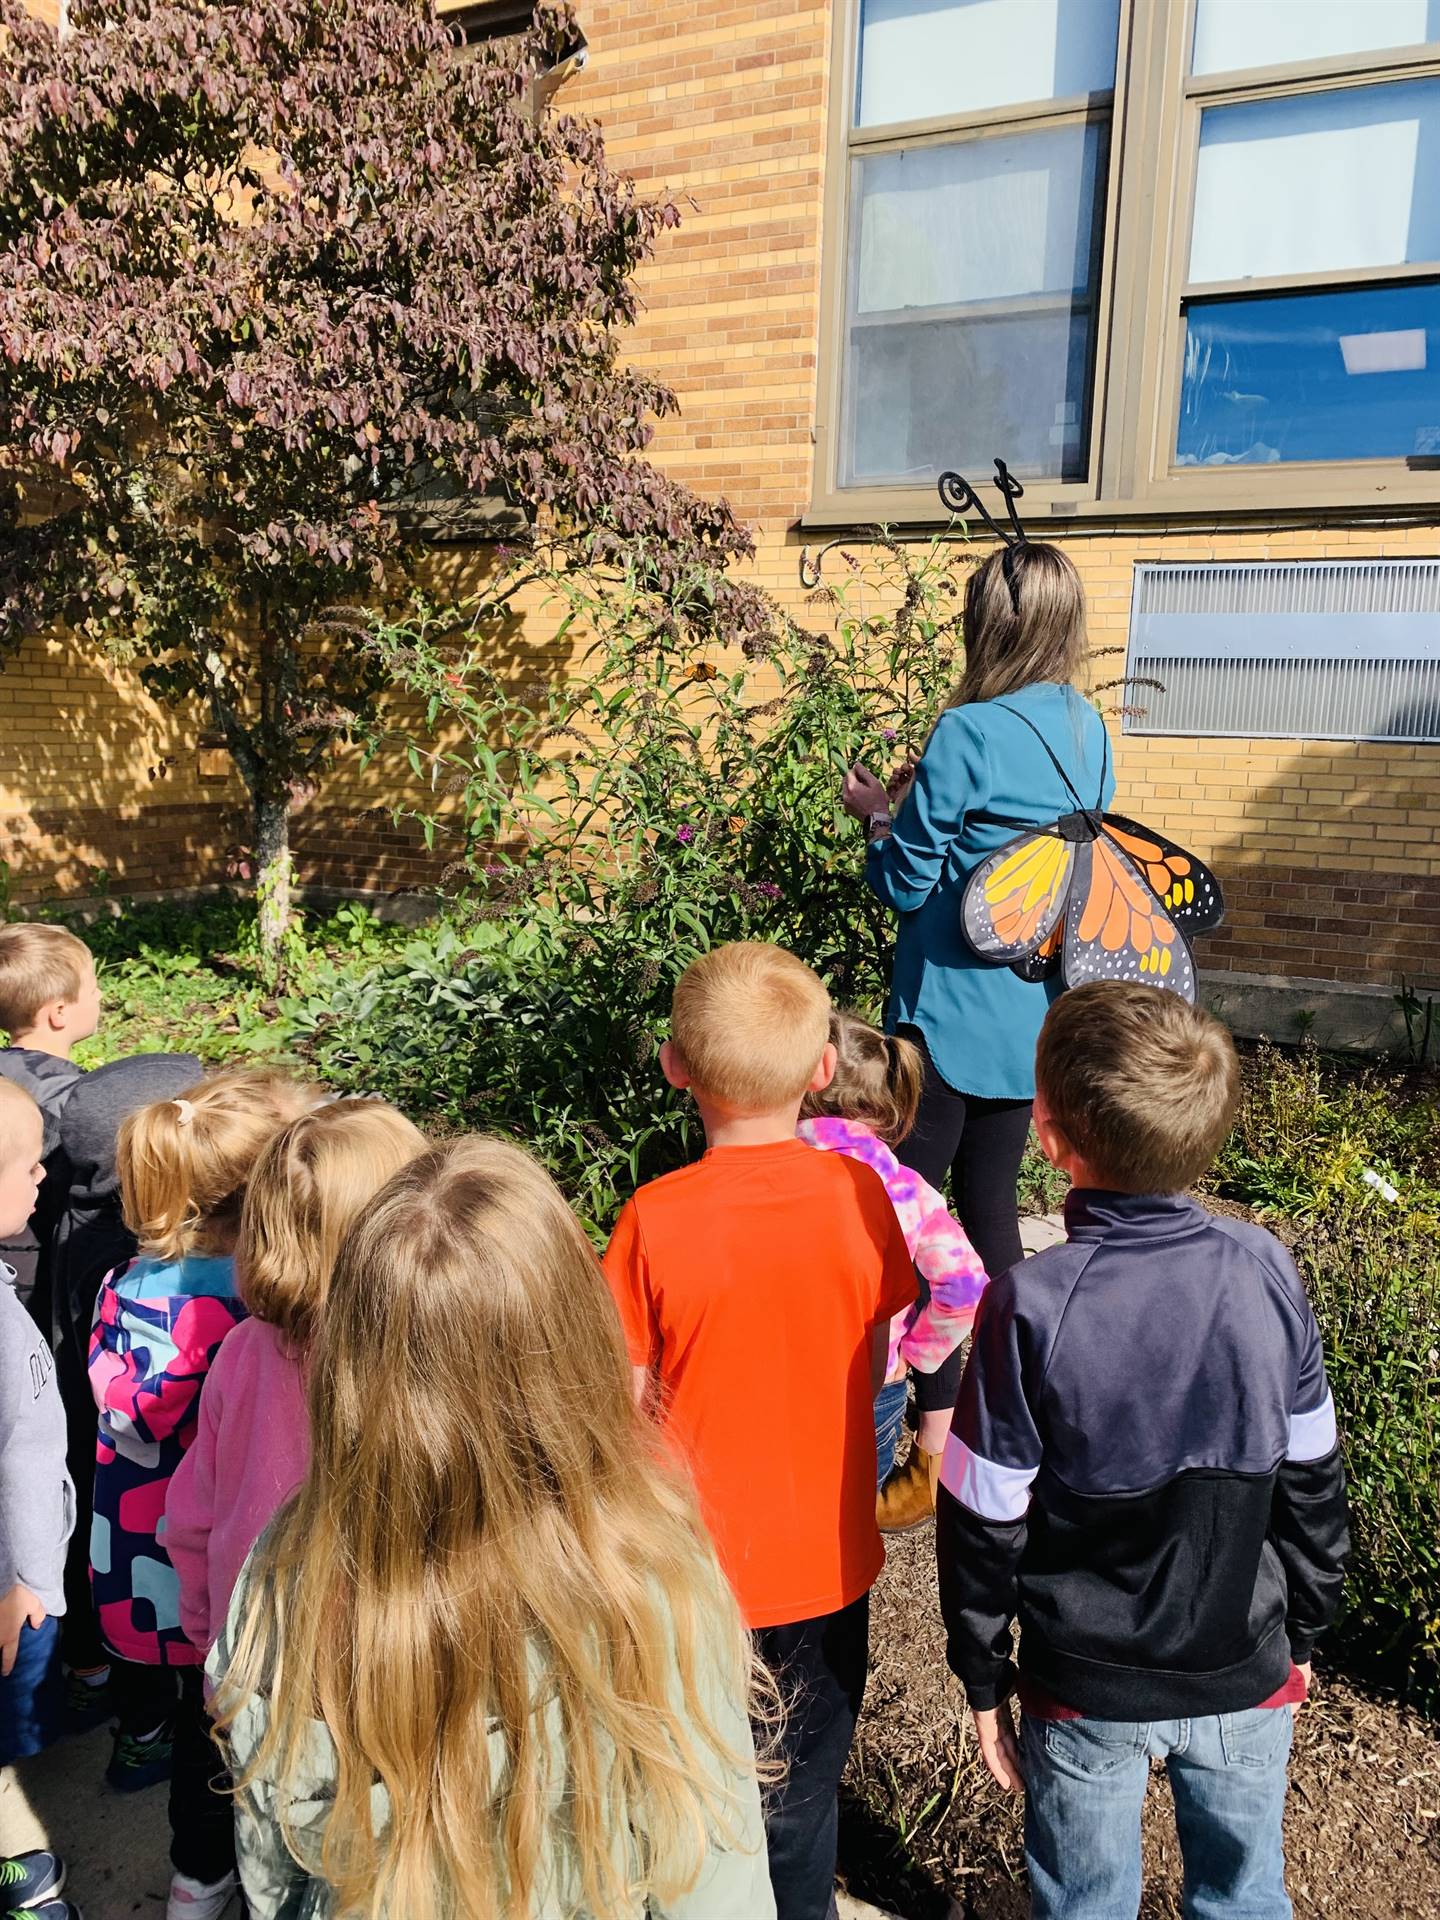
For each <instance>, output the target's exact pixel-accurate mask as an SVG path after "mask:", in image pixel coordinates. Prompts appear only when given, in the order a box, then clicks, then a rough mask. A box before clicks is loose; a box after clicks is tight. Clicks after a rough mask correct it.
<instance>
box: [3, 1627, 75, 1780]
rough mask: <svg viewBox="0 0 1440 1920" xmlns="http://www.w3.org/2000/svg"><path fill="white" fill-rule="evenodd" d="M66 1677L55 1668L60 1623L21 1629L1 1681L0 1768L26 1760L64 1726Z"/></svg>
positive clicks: (57, 1660) (58, 1665) (44, 1745)
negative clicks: (11, 1662) (18, 1641)
mask: <svg viewBox="0 0 1440 1920" xmlns="http://www.w3.org/2000/svg"><path fill="white" fill-rule="evenodd" d="M64 1713H65V1677H64V1675H63V1674H62V1672H61V1670H60V1622H59V1621H58V1620H57V1619H56V1618H55V1616H54V1615H53V1614H47V1615H46V1617H45V1619H44V1621H43V1622H42V1623H41V1625H40V1626H39V1627H38V1628H37V1627H32V1626H30V1625H29V1624H28V1623H27V1624H26V1625H25V1626H23V1627H21V1629H20V1644H19V1646H18V1647H17V1648H16V1651H15V1664H14V1666H13V1667H12V1668H11V1669H10V1672H9V1675H8V1676H7V1677H5V1678H3V1679H0V1767H8V1766H9V1764H10V1762H11V1761H12V1760H28V1759H29V1757H30V1755H31V1754H32V1753H40V1752H42V1751H43V1750H44V1749H45V1748H46V1747H48V1746H49V1745H50V1743H51V1741H52V1740H58V1739H59V1737H60V1734H61V1733H62V1731H63V1730H64Z"/></svg>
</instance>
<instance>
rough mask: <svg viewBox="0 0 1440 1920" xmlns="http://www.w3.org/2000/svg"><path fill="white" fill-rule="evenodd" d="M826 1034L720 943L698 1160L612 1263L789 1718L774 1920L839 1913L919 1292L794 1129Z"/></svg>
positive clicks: (777, 1801)
mask: <svg viewBox="0 0 1440 1920" xmlns="http://www.w3.org/2000/svg"><path fill="white" fill-rule="evenodd" d="M829 1034H830V999H829V995H828V994H827V993H826V991H825V989H824V987H823V986H822V985H821V983H820V981H819V980H818V979H817V978H816V977H815V975H814V974H813V973H812V972H811V971H810V969H809V968H808V967H806V966H804V965H803V964H802V963H801V962H800V961H799V960H797V959H796V958H795V957H794V955H793V954H789V953H785V952H784V951H782V950H781V949H780V948H779V947H770V946H761V945H756V944H743V945H735V946H726V947H719V948H717V949H716V950H715V951H714V952H712V953H707V954H706V955H705V956H704V957H703V958H702V959H700V960H697V961H696V962H695V963H694V965H693V966H691V967H690V968H688V969H687V971H686V972H685V974H684V975H683V977H682V978H681V980H680V982H679V984H678V985H677V986H676V989H675V998H674V1020H673V1030H672V1037H671V1038H670V1039H669V1040H668V1041H667V1042H666V1043H665V1045H664V1047H663V1048H662V1049H661V1054H660V1059H661V1065H662V1067H663V1069H664V1072H665V1076H666V1078H667V1079H668V1080H669V1082H670V1084H671V1085H672V1086H674V1087H679V1088H689V1089H690V1091H691V1092H692V1093H693V1094H694V1097H695V1102H696V1105H697V1106H698V1107H699V1110H700V1117H701V1120H702V1122H703V1124H704V1128H705V1139H706V1142H707V1151H706V1153H705V1155H704V1157H703V1158H702V1159H701V1160H700V1161H699V1162H698V1163H697V1164H696V1165H694V1166H690V1167H685V1168H682V1169H681V1170H680V1171H679V1172H678V1173H672V1174H668V1175H666V1177H665V1178H664V1179H661V1180H655V1181H652V1182H651V1183H650V1185H649V1186H646V1187H642V1188H641V1190H640V1191H639V1193H637V1194H636V1195H635V1197H634V1199H632V1200H631V1201H629V1203H628V1204H627V1205H626V1207H625V1209H624V1211H623V1212H622V1214H621V1215H620V1219H619V1221H618V1222H617V1224H616V1227H615V1233H614V1236H613V1238H612V1239H611V1242H610V1247H609V1250H608V1252H607V1253H606V1256H605V1267H606V1272H607V1274H608V1276H609V1279H610V1284H611V1287H612V1289H613V1291H614V1294H615V1298H616V1301H617V1303H618V1305H619V1308H620V1318H621V1320H622V1322H623V1323H624V1327H625V1331H626V1336H627V1340H628V1343H629V1349H630V1358H631V1361H632V1362H633V1364H634V1366H635V1368H636V1372H637V1385H638V1386H639V1387H640V1389H641V1391H642V1392H645V1393H651V1392H653V1394H654V1396H655V1401H656V1404H657V1407H658V1412H659V1417H660V1419H661V1420H662V1421H663V1423H664V1425H665V1427H666V1429H667V1430H668V1432H669V1434H670V1435H671V1437H672V1438H673V1440H674V1441H675V1442H676V1444H677V1446H678V1450H679V1452H680V1453H681V1454H682V1455H683V1456H684V1457H685V1458H686V1459H687V1460H688V1462H689V1464H690V1467H691V1470H692V1471H693V1473H694V1476H695V1482H696V1486H697V1488H698V1490H699V1494H700V1507H701V1511H702V1513H703V1514H704V1516H705V1520H706V1522H707V1524H708V1526H709V1528H710V1531H711V1534H712V1535H713V1537H714V1540H715V1544H716V1547H717V1550H718V1552H719V1555H720V1564H721V1565H722V1566H723V1567H724V1569H725V1571H726V1573H727V1574H728V1575H729V1578H730V1583H731V1585H732V1586H733V1588H734V1589H735V1593H736V1596H737V1598H738V1599H739V1601H740V1607H741V1611H742V1612H743V1613H744V1616H745V1619H746V1622H747V1624H748V1625H749V1626H750V1627H751V1628H753V1629H754V1630H755V1634H756V1639H757V1643H758V1646H759V1650H760V1653H761V1655H762V1657H763V1658H764V1659H765V1660H766V1662H767V1663H768V1664H769V1666H770V1667H771V1668H772V1669H773V1670H774V1671H775V1674H776V1678H777V1680H778V1682H779V1685H780V1690H781V1693H782V1695H783V1696H784V1698H785V1700H786V1704H787V1706H788V1709H789V1713H788V1720H787V1724H786V1729H785V1734H784V1748H785V1754H786V1758H787V1759H788V1761H789V1776H788V1779H787V1781H786V1782H785V1784H784V1786H783V1787H782V1788H781V1790H780V1791H779V1792H778V1794H777V1795H776V1796H775V1798H774V1802H773V1804H772V1807H771V1810H770V1813H769V1816H768V1818H767V1822H766V1827H767V1834H768V1839H769V1847H770V1877H771V1882H772V1885H773V1886H774V1890H775V1899H776V1904H777V1907H778V1909H779V1913H780V1916H781V1920H824V1916H826V1915H828V1914H829V1913H830V1912H831V1911H832V1903H833V1900H834V1882H835V1843H836V1833H837V1825H838V1817H839V1810H838V1802H837V1790H838V1788H839V1784H840V1775H841V1772H842V1771H843V1769H844V1765H845V1760H846V1756H847V1754H848V1753H849V1749H850V1738H851V1735H852V1733H853V1732H854V1727H855V1719H856V1716H857V1714H858V1713H859V1710H860V1700H861V1696H862V1694H863V1693H864V1689H865V1669H866V1664H867V1658H868V1651H869V1594H870V1588H871V1586H872V1585H873V1584H874V1581H875V1577H876V1575H877V1574H878V1573H879V1571H880V1568H881V1566H882V1565H883V1564H884V1559H885V1553H884V1549H883V1547H882V1546H881V1543H880V1536H879V1534H878V1533H877V1531H876V1528H875V1424H874V1411H873V1402H874V1397H875V1394H876V1392H877V1391H878V1389H879V1387H880V1384H881V1382H882V1381H883V1379H884V1376H885V1370H886V1359H887V1354H888V1349H889V1333H890V1322H891V1320H892V1319H893V1318H894V1316H895V1315H896V1314H897V1313H901V1312H903V1311H904V1310H905V1309H906V1308H907V1307H909V1305H910V1303H911V1302H912V1301H913V1300H914V1298H915V1270H914V1268H913V1266H912V1265H911V1262H910V1255H909V1252H908V1250H907V1248H906V1245H905V1236H904V1234H903V1233H902V1232H901V1230H900V1224H899V1222H898V1221H897V1220H896V1218H895V1211H894V1209H893V1208H892V1206H891V1205H890V1201H889V1198H888V1196H887V1195H886V1192H885V1187H884V1184H883V1182H882V1181H881V1180H880V1178H879V1176H878V1174H876V1173H874V1172H872V1171H871V1169H870V1168H869V1167H865V1166H861V1165H860V1164H859V1162H858V1161H856V1160H852V1159H849V1158H847V1157H846V1156H845V1155H843V1154H833V1153H816V1152H814V1151H813V1149H811V1148H810V1147H808V1146H806V1145H805V1143H804V1142H803V1141H802V1140H798V1139H797V1138H796V1137H795V1129H796V1126H797V1125H798V1123H799V1118H800V1102H801V1100H802V1099H803V1098H804V1096H805V1095H806V1093H807V1092H819V1091H820V1090H821V1089H823V1088H824V1087H826V1086H828V1085H829V1083H830V1079H831V1077H832V1075H833V1074H834V1071H835V1049H834V1047H833V1046H832V1045H831V1044H830V1038H829ZM776 1409H779V1410H780V1420H779V1421H777V1419H776V1417H775V1410H776Z"/></svg>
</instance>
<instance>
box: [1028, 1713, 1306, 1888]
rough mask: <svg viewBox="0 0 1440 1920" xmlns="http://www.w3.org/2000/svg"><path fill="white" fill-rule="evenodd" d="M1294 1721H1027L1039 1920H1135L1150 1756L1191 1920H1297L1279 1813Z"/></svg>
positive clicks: (1235, 1717)
mask: <svg viewBox="0 0 1440 1920" xmlns="http://www.w3.org/2000/svg"><path fill="white" fill-rule="evenodd" d="M1292 1726H1293V1720H1292V1716H1291V1712H1290V1709H1289V1708H1288V1707H1253V1708H1251V1709H1250V1711H1249V1712H1247V1713H1222V1714H1216V1715H1211V1716H1210V1717H1209V1718H1207V1719H1203V1720H1157V1721H1154V1722H1152V1723H1150V1724H1148V1725H1147V1724H1146V1723H1145V1722H1143V1721H1129V1720H1031V1719H1029V1718H1026V1720H1025V1721H1024V1723H1023V1726H1022V1729H1021V1758H1022V1761H1023V1764H1024V1768H1025V1858H1026V1863H1027V1865H1028V1866H1029V1869H1030V1891H1031V1900H1032V1903H1033V1904H1032V1907H1031V1913H1032V1916H1033V1920H1062V1916H1063V1920H1135V1916H1136V1914H1137V1913H1138V1912H1139V1910H1140V1808H1141V1805H1142V1803H1143V1801H1144V1799H1145V1788H1146V1785H1147V1783H1148V1781H1149V1777H1150V1761H1151V1759H1152V1757H1153V1758H1155V1759H1157V1760H1163V1761H1164V1762H1165V1770H1166V1772H1167V1773H1168V1774H1169V1776H1170V1787H1171V1791H1172V1792H1173V1794H1174V1796H1175V1824H1176V1827H1177V1828H1178V1830H1179V1835H1180V1852H1181V1856H1182V1858H1183V1860H1184V1863H1185V1894H1184V1905H1183V1912H1184V1914H1185V1920H1290V1912H1291V1908H1290V1902H1289V1900H1288V1898H1287V1897H1286V1893H1285V1858H1284V1853H1283V1851H1282V1845H1281V1817H1282V1815H1283V1813H1284V1810H1285V1766H1286V1762H1287V1761H1288V1760H1289V1757H1290V1735H1291V1730H1292Z"/></svg>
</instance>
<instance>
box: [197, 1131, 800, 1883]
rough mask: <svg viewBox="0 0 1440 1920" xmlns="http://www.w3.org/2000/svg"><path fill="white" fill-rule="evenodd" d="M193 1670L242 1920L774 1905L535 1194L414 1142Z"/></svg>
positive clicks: (692, 1558) (579, 1276) (723, 1677)
mask: <svg viewBox="0 0 1440 1920" xmlns="http://www.w3.org/2000/svg"><path fill="white" fill-rule="evenodd" d="M309 1372H310V1382H309V1397H308V1405H309V1414H310V1431H311V1440H312V1448H313V1452H312V1461H311V1466H310V1471H309V1475H308V1477H307V1479H306V1481H305V1484H304V1485H303V1487H302V1488H301V1490H300V1493H299V1495H298V1497H297V1498H296V1500H295V1501H294V1502H293V1503H292V1504H291V1505H290V1506H288V1507H287V1508H285V1509H284V1510H283V1511H282V1512H281V1514H280V1515H279V1517H278V1518H277V1519H276V1520H275V1522H274V1523H273V1525H272V1526H271V1528H270V1529H269V1531H268V1533H267V1534H266V1535H265V1536H264V1537H263V1538H262V1540H261V1542H260V1544H259V1545H258V1546H257V1548H256V1550H255V1552H254V1554H253V1555H252V1556H251V1559H250V1561H249V1563H248V1565H247V1567H246V1569H245V1572H244V1573H243V1574H242V1576H241V1579H240V1584H239V1586H238V1587H237V1589H236V1593H235V1598H234V1602H233V1604H232V1606H231V1609H230V1616H229V1622H228V1625H227V1627H226V1629H225V1632H224V1633H223V1634H222V1636H221V1638H220V1640H219V1642H217V1644H216V1647H215V1650H214V1652H213V1653H212V1654H211V1656H210V1663H209V1664H210V1672H211V1674H212V1677H213V1678H214V1680H215V1682H216V1690H215V1695H214V1701H215V1705H216V1709H217V1714H218V1717H219V1719H220V1723H221V1725H222V1726H223V1727H224V1728H225V1729H226V1739H227V1742H228V1745H229V1747H230V1749H231V1756H232V1761H233V1764H234V1768H235V1773H236V1776H237V1782H238V1800H237V1834H238V1841H239V1853H240V1863H241V1875H242V1878H243V1880H244V1885H245V1893H246V1897H247V1899H248V1901H249V1904H250V1913H251V1916H252V1920H276V1916H279V1915H282V1914H283V1915H291V1914H299V1913H302V1912H303V1913H306V1914H329V1913H334V1912H344V1913H347V1914H360V1915H365V1916H369V1917H370V1920H376V1916H380V1915H384V1914H390V1915H397V1916H398V1915H403V1916H404V1920H440V1917H441V1916H443V1915H452V1916H464V1917H465V1920H500V1916H509V1915H520V1914H524V1915H526V1916H528V1917H529V1920H568V1917H569V1916H571V1915H574V1914H576V1913H581V1912H583V1913H587V1914H622V1913H623V1914H639V1913H641V1912H647V1913H653V1914H655V1915H656V1916H657V1920H658V1916H659V1915H660V1914H662V1913H663V1914H665V1915H667V1916H670V1920H739V1917H740V1916H742V1915H743V1916H744V1920H774V1913H775V1908H774V1905H773V1902H772V1900H771V1898H770V1889H769V1885H768V1881H767V1877H766V1870H765V1853H764V1841H763V1829H762V1823H761V1818H760V1795H759V1789H758V1786H757V1783H756V1769H755V1759H754V1751H753V1748H752V1745H751V1738H750V1730H749V1726H748V1724H747V1719H746V1708H747V1704H748V1698H749V1690H750V1678H751V1661H750V1649H749V1647H748V1644H747V1642H746V1637H745V1634H744V1631H743V1628H742V1625H741V1622H740V1618H739V1614H738V1611H737V1609H736V1607H735V1604H734V1601H733V1600H732V1598H731V1597H730V1595H729V1593H728V1592H727V1591H726V1588H725V1583H724V1581H723V1579H722V1578H721V1576H720V1572H719V1569H718V1568H717V1566H716V1564H715V1557H714V1552H713V1550H712V1548H711V1547H710V1545H709V1543H708V1541H707V1540H706V1538H705V1536H704V1532H703V1529H702V1527H701V1525H700V1521H699V1517H698V1515H697V1514H696V1512H695V1507H694V1499H693V1496H692V1495H691V1494H690V1493H689V1491H688V1490H687V1489H686V1488H685V1487H684V1486H683V1485H682V1484H681V1481H680V1479H679V1477H678V1476H677V1475H676V1474H675V1473H674V1472H673V1470H672V1469H670V1468H669V1467H668V1466H667V1465H665V1464H664V1463H662V1462H661V1461H660V1460H659V1459H658V1458H657V1457H656V1456H657V1450H656V1448H655V1447H654V1445H653V1444H652V1440H651V1435H650V1432H649V1430H648V1428H647V1424H646V1422H645V1421H644V1420H643V1419H642V1418H641V1416H640V1414H639V1412H638V1411H637V1409H636V1407H635V1404H634V1401H633V1398H632V1395H631V1390H630V1376H629V1371H628V1369H627V1367H626V1364H625V1351H624V1347H623V1344H622V1341H621V1337H620V1328H619V1326H618V1325H617V1323H616V1319H615V1311H614V1308H613V1307H612V1305H611V1303H610V1299H609V1296H608V1293H607V1291H606V1288H605V1284H604V1282H603V1280H602V1278H601V1276H600V1272H599V1269H598V1267H597V1265H596V1261H595V1256H594V1254H593V1253H592V1252H591V1250H590V1246H589V1243H588V1242H587V1241H586V1239H585V1236H584V1234H583V1233H582V1232H581V1231H580V1229H579V1227H578V1226H577V1225H576V1223H575V1220H574V1218H573V1216H572V1215H571V1213H570V1211H569V1209H568V1208H567V1206H566V1205H565V1202H564V1200H563V1198H562V1197H561V1195H560V1193H559V1191H558V1190H557V1188H556V1187H555V1185H554V1183H553V1182H552V1181H551V1180H550V1178H549V1176H548V1175H547V1174H545V1173H544V1172H543V1171H542V1170H541V1168H539V1167H538V1166H537V1165H536V1164H535V1163H534V1162H533V1161H532V1160H530V1159H529V1158H528V1157H527V1156H526V1155H525V1154H523V1153H522V1152H520V1150H519V1149H518V1148H516V1147H513V1146H510V1145H508V1144H506V1143H504V1142H502V1141H499V1140H491V1139H464V1140H457V1141H452V1142H450V1143H448V1144H447V1145H445V1146H443V1147H435V1148H432V1149H431V1150H430V1151H429V1152H427V1153H425V1154H423V1155H422V1156H421V1157H420V1158H419V1159H417V1160H414V1161H412V1162H411V1164H410V1165H409V1166H408V1167H406V1168H405V1169H404V1171H403V1172H401V1173H398V1174H397V1175H396V1176H395V1177H394V1179H392V1180H391V1182H390V1184H389V1185H388V1186H387V1187H386V1188H385V1189H384V1190H383V1192H382V1193H381V1194H380V1195H379V1197H378V1198H377V1199H376V1200H375V1201H374V1202H373V1203H372V1204H371V1205H370V1207H369V1208H368V1209H367V1210H366V1212H365V1213H364V1214H363V1215H362V1216H361V1218H360V1220H359V1221H358V1222H357V1224H356V1225H355V1227H354V1228H353V1230H352V1231H351V1233H350V1234H349V1235H348V1237H347V1238H346V1240H345V1243H344V1245H343V1247H342V1249H341V1252H340V1257H339V1260H338V1262H337V1264H336V1267H335V1273H334V1277H333V1279H332V1280H331V1283H330V1292H329V1297H328V1299H327V1301H326V1305H325V1312H324V1315H323V1317H322V1319H321V1322H320V1328H319V1332H318V1334H317V1335H316V1339H315V1344H314V1350H313V1357H312V1360H311V1363H310V1369H309Z"/></svg>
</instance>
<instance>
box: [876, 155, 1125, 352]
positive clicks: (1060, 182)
mask: <svg viewBox="0 0 1440 1920" xmlns="http://www.w3.org/2000/svg"><path fill="white" fill-rule="evenodd" d="M1098 149H1099V136H1098V133H1097V130H1096V129H1095V128H1093V127H1086V126H1071V127H1057V128H1054V129H1051V130H1048V131H1046V132H1042V133H1025V134H1005V135H1001V136H998V137H991V138H987V139H982V140H964V141H960V142H957V143H956V144H954V145H950V146H941V147H911V148H908V149H906V150H905V151H903V152H900V153H883V154H873V155H870V156H868V157H867V158H866V159H865V160H863V161H861V162H860V163H859V167H858V174H859V182H858V194H857V212H856V217H857V219H858V221H859V233H858V238H857V259H856V279H855V287H854V293H853V299H852V311H854V312H855V313H857V314H862V315H863V314H869V313H886V312H895V311H896V310H898V309H902V308H907V307H911V308H925V307H945V306H959V305H963V304H965V303H967V302H971V301H976V300H997V299H1013V298H1017V297H1023V296H1025V295H1029V294H1045V293H1070V292H1073V291H1074V290H1076V289H1078V288H1083V287H1085V286H1086V284H1087V283H1088V280H1089V273H1090V255H1091V230H1092V221H1093V217H1094V207H1095V188H1096V178H1095V175H1096V161H1097V154H1098Z"/></svg>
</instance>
